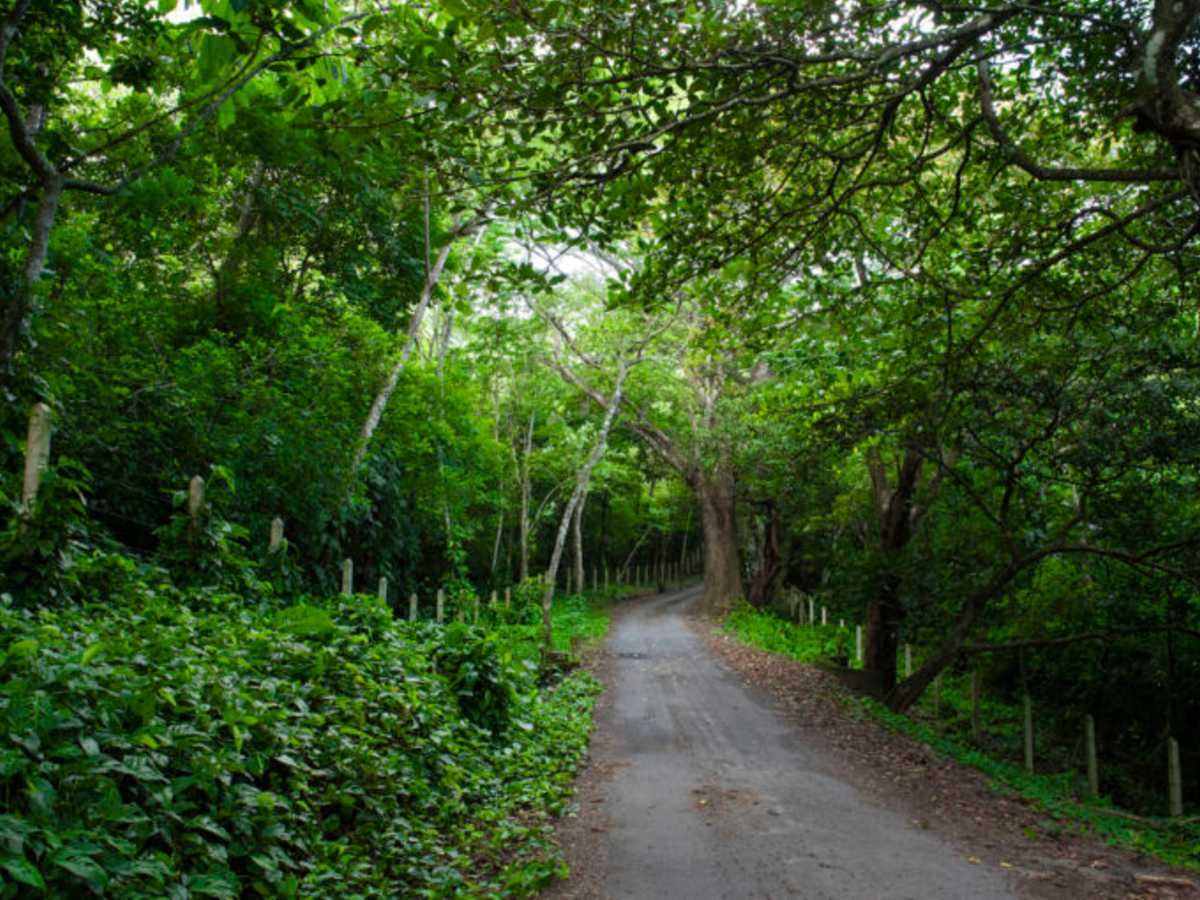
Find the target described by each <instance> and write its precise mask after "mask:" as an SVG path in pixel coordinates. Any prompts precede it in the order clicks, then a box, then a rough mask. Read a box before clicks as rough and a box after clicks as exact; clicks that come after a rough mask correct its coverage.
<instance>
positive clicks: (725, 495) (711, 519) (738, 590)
mask: <svg viewBox="0 0 1200 900" xmlns="http://www.w3.org/2000/svg"><path fill="white" fill-rule="evenodd" d="M694 488H695V491H696V494H697V497H698V499H699V501H700V528H701V530H702V532H703V537H704V595H703V598H702V599H701V606H702V607H703V609H704V611H705V612H707V613H709V614H710V615H723V614H724V613H726V612H728V611H729V610H730V608H731V607H732V606H733V603H734V601H735V600H737V599H738V598H739V597H742V596H743V591H742V561H741V558H740V554H739V552H738V539H737V500H736V496H735V494H734V484H733V476H732V475H731V474H729V473H727V472H717V473H714V474H713V475H708V474H706V473H701V474H699V475H698V476H696V479H695V482H694Z"/></svg>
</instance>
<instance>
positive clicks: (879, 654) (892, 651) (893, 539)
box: [863, 441, 924, 696]
mask: <svg viewBox="0 0 1200 900" xmlns="http://www.w3.org/2000/svg"><path fill="white" fill-rule="evenodd" d="M923 465H924V457H923V456H922V454H921V449H920V447H919V446H918V445H917V443H916V442H915V441H909V442H908V444H907V446H906V447H905V451H904V456H903V458H902V459H901V460H900V461H899V463H898V464H897V467H896V479H895V485H894V486H893V485H890V484H889V483H888V478H887V472H886V470H885V469H884V465H883V460H882V459H881V458H880V455H879V452H878V451H877V450H876V451H873V452H872V453H870V454H869V455H868V456H867V469H868V472H869V473H870V476H871V483H872V486H873V488H874V495H875V512H876V515H877V516H878V520H879V550H880V553H881V554H882V555H883V558H884V563H883V565H882V566H881V568H880V575H879V580H878V582H877V583H876V586H875V594H874V596H873V597H872V598H871V601H870V603H869V604H868V605H867V615H866V628H865V635H864V637H865V638H866V640H865V644H866V646H865V647H864V648H863V667H864V668H865V669H867V670H869V671H873V672H875V673H876V674H877V676H878V678H879V688H880V691H881V692H882V693H883V695H884V696H888V695H889V694H890V693H891V692H892V690H893V689H894V688H895V687H896V651H897V649H898V648H899V646H900V625H901V624H902V623H903V621H904V615H905V609H904V603H903V601H902V598H901V595H900V577H899V574H898V572H897V567H898V565H899V560H900V555H901V553H902V551H903V550H904V548H905V547H906V546H907V545H908V542H909V540H911V539H912V535H913V532H914V530H915V526H916V519H917V516H918V510H917V508H916V505H915V503H916V495H917V488H918V487H919V486H920V483H921V471H922V468H923Z"/></svg>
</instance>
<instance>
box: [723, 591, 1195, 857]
mask: <svg viewBox="0 0 1200 900" xmlns="http://www.w3.org/2000/svg"><path fill="white" fill-rule="evenodd" d="M724 630H725V631H726V632H728V633H729V634H731V635H733V636H734V637H736V638H738V639H739V640H741V641H743V642H745V643H747V644H750V645H751V646H754V647H758V648H760V649H763V650H769V651H771V652H773V653H779V654H782V655H784V656H788V657H791V658H792V659H795V660H799V661H800V662H805V663H810V664H812V663H827V662H829V661H830V660H831V659H833V658H834V657H835V656H837V655H838V651H839V649H840V644H839V642H841V641H844V640H845V634H844V632H845V631H846V629H839V628H837V627H835V626H810V625H796V624H794V623H792V622H788V621H787V620H785V619H781V618H779V617H778V616H775V615H772V614H771V613H766V612H760V611H758V610H755V609H753V608H752V607H750V606H747V605H745V604H742V605H739V606H738V607H736V608H735V609H734V610H733V612H731V613H730V614H729V616H728V617H727V618H726V620H725V623H724ZM850 642H851V648H850V649H851V652H852V651H853V633H851V634H850ZM918 664H919V660H917V659H914V666H915V665H918ZM966 683H967V679H966V678H956V679H951V678H946V679H944V683H943V686H942V689H941V692H940V702H939V703H938V705H937V708H936V709H935V708H934V701H933V698H932V697H931V696H930V695H929V694H928V693H927V694H926V696H925V697H923V698H922V700H921V703H920V705H919V707H918V709H917V711H916V713H917V716H916V717H913V716H909V715H904V714H900V713H895V712H892V711H891V710H889V709H888V708H887V707H885V706H884V705H883V704H881V703H879V702H877V701H875V700H872V699H869V698H865V697H857V696H851V695H849V694H847V695H844V699H845V702H846V703H847V704H848V705H849V706H850V707H851V709H852V710H854V711H855V712H856V713H857V714H859V715H863V716H870V717H872V718H874V719H875V720H877V721H879V722H881V723H882V724H883V725H884V726H885V727H887V728H888V729H890V730H892V731H894V732H897V733H900V734H905V735H908V736H909V737H911V738H914V739H916V740H919V741H922V742H923V743H925V744H928V745H929V746H930V747H932V748H933V749H934V750H935V751H937V752H938V753H941V754H942V755H944V756H947V757H949V758H951V759H953V760H956V761H957V762H960V763H962V764H964V765H968V766H972V767H974V768H976V769H978V770H979V771H981V772H983V773H984V774H986V775H987V776H988V777H989V778H991V780H992V785H993V788H995V789H997V790H999V791H1001V792H1005V793H1011V794H1016V795H1017V796H1020V797H1023V798H1025V799H1026V800H1029V801H1032V802H1033V804H1034V805H1035V807H1036V808H1038V809H1040V810H1041V811H1042V812H1044V813H1045V814H1046V816H1047V820H1048V821H1047V823H1046V824H1045V825H1044V826H1043V827H1042V829H1041V830H1042V832H1043V833H1046V834H1050V835H1052V834H1054V833H1057V832H1062V831H1071V830H1075V831H1078V830H1086V831H1090V832H1091V833H1093V834H1095V835H1096V836H1098V837H1100V838H1102V839H1103V840H1105V841H1107V842H1108V843H1110V844H1113V845H1115V846H1120V847H1127V848H1131V849H1134V850H1137V851H1139V852H1141V853H1145V854H1146V855H1148V856H1153V857H1155V858H1157V859H1160V860H1162V861H1163V862H1166V863H1169V864H1171V865H1177V866H1182V867H1184V868H1189V869H1193V870H1200V823H1198V822H1196V821H1195V820H1187V819H1168V818H1149V817H1130V816H1128V815H1125V814H1122V813H1121V812H1120V810H1117V809H1115V808H1114V807H1113V806H1112V805H1111V804H1108V803H1106V802H1104V801H1103V800H1101V801H1098V802H1084V801H1082V800H1081V799H1080V798H1079V797H1078V796H1077V794H1076V791H1077V786H1078V785H1079V783H1080V781H1081V776H1080V774H1079V773H1078V772H1076V771H1075V770H1074V769H1067V770H1065V771H1062V772H1058V773H1045V774H1033V775H1030V774H1029V773H1027V772H1026V771H1025V770H1024V768H1023V767H1022V766H1019V765H1015V764H1013V763H1011V762H1008V761H1006V760H1003V759H999V758H997V757H995V756H992V755H989V754H987V753H985V752H983V751H982V750H981V749H980V748H978V747H975V746H972V745H971V744H970V743H969V742H968V741H967V740H966V739H965V737H964V736H963V735H962V732H963V730H964V727H965V723H966V722H967V721H969V718H970V697H969V689H968V688H967V684H966ZM981 714H982V715H981V719H982V722H983V724H984V726H985V730H986V731H987V732H988V733H989V736H995V737H997V738H999V739H1000V741H1001V743H1002V745H1004V746H1008V745H1014V746H1015V745H1016V743H1017V742H1018V741H1019V740H1020V728H1019V726H1017V725H1014V722H1016V721H1017V718H1016V708H1015V707H1012V706H1010V705H1008V704H1002V703H996V702H994V701H991V702H987V703H985V704H984V705H983V708H982V710H981ZM1031 837H1032V835H1031Z"/></svg>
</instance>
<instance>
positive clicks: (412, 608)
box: [408, 594, 417, 622]
mask: <svg viewBox="0 0 1200 900" xmlns="http://www.w3.org/2000/svg"><path fill="white" fill-rule="evenodd" d="M408 621H410V622H415V621H417V595H416V594H409V595H408Z"/></svg>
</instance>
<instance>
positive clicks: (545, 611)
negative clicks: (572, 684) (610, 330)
mask: <svg viewBox="0 0 1200 900" xmlns="http://www.w3.org/2000/svg"><path fill="white" fill-rule="evenodd" d="M628 372H629V366H628V364H627V363H626V362H625V361H624V360H621V362H620V363H619V364H618V366H617V381H616V384H615V385H614V386H613V394H612V402H610V403H609V405H608V407H607V408H606V409H605V411H604V422H603V424H602V425H601V426H600V434H599V435H597V437H596V446H594V447H593V448H592V452H591V453H590V454H588V458H587V460H586V461H585V462H584V464H583V465H582V466H581V467H580V469H579V471H578V472H577V473H576V475H575V489H574V490H573V491H572V492H571V499H570V500H568V501H567V508H566V509H564V510H563V515H562V521H560V522H559V523H558V533H557V535H556V536H555V539H554V550H553V551H552V552H551V554H550V567H549V569H548V570H547V571H546V589H545V592H544V593H543V594H542V648H543V649H544V651H545V652H546V653H547V654H549V653H551V652H552V651H553V650H554V628H553V625H552V623H551V619H550V611H551V607H552V604H553V602H554V585H555V581H556V580H557V578H558V564H559V562H560V561H561V559H562V551H563V545H564V544H566V542H567V529H568V528H569V527H570V525H571V520H572V519H574V517H575V510H576V509H577V508H578V506H579V504H580V503H582V502H583V498H584V497H585V496H587V488H588V482H589V481H590V480H591V477H592V470H593V469H594V468H596V463H598V462H600V457H602V456H603V455H604V448H605V447H606V446H607V444H608V433H609V431H610V430H611V429H612V424H613V421H614V420H615V419H616V418H617V412H618V410H620V408H621V391H622V390H623V389H624V387H625V376H626V374H627V373H628Z"/></svg>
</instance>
